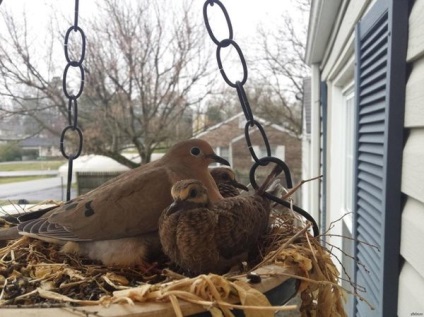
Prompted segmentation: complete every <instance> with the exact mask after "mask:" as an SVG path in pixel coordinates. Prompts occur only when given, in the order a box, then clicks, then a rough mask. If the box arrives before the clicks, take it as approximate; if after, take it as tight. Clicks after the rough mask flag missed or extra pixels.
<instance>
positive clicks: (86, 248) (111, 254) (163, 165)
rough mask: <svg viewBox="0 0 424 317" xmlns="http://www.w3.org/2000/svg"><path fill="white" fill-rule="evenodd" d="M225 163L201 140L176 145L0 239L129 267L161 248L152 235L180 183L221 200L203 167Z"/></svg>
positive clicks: (5, 234)
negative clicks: (58, 247)
mask: <svg viewBox="0 0 424 317" xmlns="http://www.w3.org/2000/svg"><path fill="white" fill-rule="evenodd" d="M213 162H219V163H222V164H226V165H229V163H228V162H227V161H226V160H225V159H223V158H221V157H219V156H217V155H216V154H215V153H214V151H213V149H212V147H211V146H210V145H209V144H208V143H207V142H206V141H204V140H200V139H190V140H186V141H182V142H179V143H177V144H175V145H174V146H173V147H171V148H170V149H169V151H168V152H167V153H166V154H165V155H164V156H163V157H162V158H161V159H159V160H157V161H153V162H150V163H148V164H145V165H141V166H140V167H137V168H135V169H133V170H130V171H128V172H126V173H123V174H121V175H120V176H118V177H116V178H114V179H112V180H110V181H108V182H106V183H104V184H103V185H101V186H100V187H98V188H96V189H94V190H92V191H90V192H88V193H86V194H84V195H81V196H78V197H76V198H75V199H72V200H70V201H68V202H67V203H65V204H64V205H61V206H59V207H57V208H54V209H53V210H51V211H48V212H47V213H45V214H44V215H41V216H40V215H39V213H38V214H37V212H35V213H34V217H38V218H35V219H28V218H31V214H29V215H28V214H27V215H25V219H24V221H23V222H21V223H20V224H19V225H18V226H17V227H14V228H13V229H10V228H9V229H6V230H8V231H9V232H7V231H6V232H1V231H0V239H3V240H4V239H9V238H16V232H18V233H19V234H20V235H26V236H30V237H33V238H37V239H40V240H45V241H48V242H54V243H60V244H65V245H64V247H63V250H64V251H65V252H70V253H76V254H79V255H85V256H88V257H89V258H91V259H93V260H100V261H102V262H103V264H105V265H116V266H132V265H137V264H140V263H142V261H143V260H146V259H147V258H148V257H149V255H150V253H154V252H155V251H158V249H160V242H159V237H158V234H157V229H158V219H159V217H160V215H161V212H162V211H163V210H164V209H165V208H166V207H167V206H169V205H170V204H171V203H172V201H173V200H172V197H171V194H170V192H171V187H172V185H173V184H174V183H176V182H178V181H180V180H183V179H192V178H194V179H198V180H199V181H201V182H202V183H203V184H204V185H205V187H206V188H207V189H208V192H209V196H210V199H211V201H213V202H216V201H219V200H221V199H223V197H222V196H221V194H220V193H219V191H218V188H217V186H216V184H215V182H214V180H213V178H212V176H211V175H210V173H209V171H208V165H209V164H211V163H213Z"/></svg>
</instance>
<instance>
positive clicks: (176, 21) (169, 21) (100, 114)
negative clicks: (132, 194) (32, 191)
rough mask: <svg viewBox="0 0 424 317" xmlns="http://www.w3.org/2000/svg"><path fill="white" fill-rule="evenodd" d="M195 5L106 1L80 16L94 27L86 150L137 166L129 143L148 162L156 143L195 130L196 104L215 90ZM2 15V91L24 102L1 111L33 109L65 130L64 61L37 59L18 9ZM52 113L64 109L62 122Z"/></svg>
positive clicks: (85, 106) (82, 115) (43, 124)
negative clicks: (211, 88) (18, 20)
mask: <svg viewBox="0 0 424 317" xmlns="http://www.w3.org/2000/svg"><path fill="white" fill-rule="evenodd" d="M163 5H164V6H165V4H163ZM173 5H174V7H172V6H173ZM191 7H192V5H191V3H185V4H184V5H180V6H176V5H175V4H172V5H171V6H169V4H168V6H167V7H161V6H160V5H159V4H158V3H157V2H154V1H139V2H138V3H137V4H134V2H129V1H118V0H105V1H102V2H99V7H98V13H99V14H98V16H96V17H95V18H94V19H92V20H90V21H82V22H80V25H84V26H85V27H84V29H85V30H89V31H86V32H87V54H86V59H85V62H84V67H85V69H86V82H85V87H84V92H83V94H82V96H81V98H80V99H79V103H78V105H79V121H78V122H79V126H80V127H81V128H82V130H83V132H84V137H85V143H84V150H85V151H86V152H90V153H96V154H102V155H106V156H109V157H111V158H113V159H115V160H117V161H119V162H121V163H123V164H125V165H128V166H131V167H134V166H135V165H136V164H134V163H133V162H132V161H130V160H128V159H127V158H126V157H125V156H123V155H122V151H123V150H125V149H127V148H135V149H136V150H137V152H138V153H139V154H140V156H141V158H142V162H143V163H147V162H149V161H150V158H151V154H152V153H153V151H154V150H155V149H157V148H160V147H162V146H163V147H166V146H168V144H169V143H172V142H175V141H176V140H178V139H184V138H187V137H190V136H191V111H192V109H193V107H194V106H196V105H198V104H199V102H200V101H201V100H202V99H203V98H204V97H205V96H206V95H207V94H209V92H210V91H209V89H206V88H205V87H208V86H210V85H208V83H207V82H206V78H208V76H209V65H208V64H209V53H210V50H208V49H207V44H205V43H206V39H205V36H204V26H203V25H202V23H201V21H200V19H198V18H197V19H195V18H193V12H192V10H191V9H190V8H191ZM4 20H5V24H6V25H7V31H8V33H7V34H6V35H0V55H1V58H0V80H1V81H2V84H0V95H1V96H3V97H9V98H12V100H13V102H14V104H15V105H16V104H17V105H19V106H17V107H16V106H15V107H5V106H1V108H0V115H3V116H4V115H16V114H21V115H26V116H30V117H31V118H33V119H34V120H35V121H36V122H37V123H38V124H39V126H40V129H43V130H48V131H50V133H53V134H54V135H56V136H59V135H60V132H61V129H63V127H64V126H65V125H66V121H65V120H64V119H65V118H66V117H67V102H66V100H65V98H64V94H63V91H62V89H61V82H60V79H58V76H61V73H58V70H59V71H60V68H61V67H60V66H63V65H60V66H59V67H58V65H53V64H51V63H52V62H50V61H53V59H52V58H46V59H45V60H42V59H41V60H37V61H35V60H34V59H33V58H31V44H30V37H29V35H28V32H29V30H28V29H27V28H25V24H24V27H23V29H22V30H20V29H19V27H18V26H17V25H16V23H15V20H14V18H13V17H12V16H10V15H7V14H5V15H4ZM62 31H63V30H62ZM61 42H63V35H62V38H61ZM55 43H57V42H55V41H54V40H53V39H52V41H51V42H50V43H48V44H49V45H47V47H46V51H48V53H47V54H53V53H52V52H53V48H54V45H55ZM79 51H80V48H79V47H78V45H76V46H75V47H72V52H73V53H74V54H76V55H77V54H79V53H78V52H79ZM42 62H44V64H43V65H40V64H41V63H42ZM43 70H47V71H44V72H43ZM59 78H60V77H59ZM71 84H72V82H71ZM1 86H3V87H1ZM16 87H19V89H16ZM199 87H202V88H203V89H199ZM70 89H71V88H70ZM29 100H31V102H29ZM46 112H47V113H46ZM49 113H50V115H51V114H52V113H54V114H55V115H57V116H58V120H57V122H59V123H58V124H55V125H52V124H51V122H47V120H46V117H49V116H48V115H47V114H49Z"/></svg>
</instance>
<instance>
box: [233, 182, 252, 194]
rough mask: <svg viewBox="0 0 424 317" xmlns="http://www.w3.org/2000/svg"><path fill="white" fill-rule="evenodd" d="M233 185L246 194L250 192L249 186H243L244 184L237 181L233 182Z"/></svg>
mask: <svg viewBox="0 0 424 317" xmlns="http://www.w3.org/2000/svg"><path fill="white" fill-rule="evenodd" d="M231 185H233V186H234V187H236V188H239V189H242V190H244V191H246V192H248V191H249V188H247V186H245V185H243V184H242V183H239V182H237V181H236V180H233V181H232V182H231Z"/></svg>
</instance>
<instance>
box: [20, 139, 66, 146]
mask: <svg viewBox="0 0 424 317" xmlns="http://www.w3.org/2000/svg"><path fill="white" fill-rule="evenodd" d="M19 144H20V145H21V146H22V147H37V146H59V140H58V139H51V138H40V137H31V138H28V139H25V140H22V141H21V142H19Z"/></svg>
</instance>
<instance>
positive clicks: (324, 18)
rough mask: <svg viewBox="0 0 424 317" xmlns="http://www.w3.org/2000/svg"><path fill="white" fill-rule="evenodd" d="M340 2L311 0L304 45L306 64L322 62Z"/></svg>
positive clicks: (337, 0)
mask: <svg viewBox="0 0 424 317" xmlns="http://www.w3.org/2000/svg"><path fill="white" fill-rule="evenodd" d="M342 2H343V0H312V4H311V12H310V15H309V27H308V38H307V43H306V54H305V62H306V64H308V65H312V64H316V63H319V62H321V61H322V59H323V57H324V54H325V50H326V49H327V47H328V45H329V40H330V36H331V32H332V31H333V28H334V24H335V21H336V19H337V14H338V11H339V8H340V5H341V4H342Z"/></svg>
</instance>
